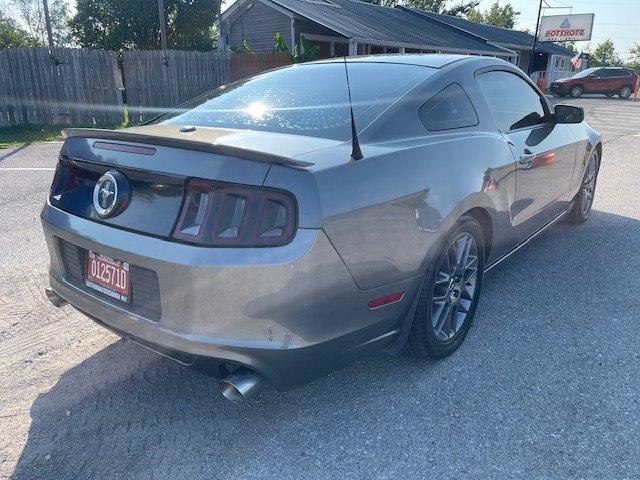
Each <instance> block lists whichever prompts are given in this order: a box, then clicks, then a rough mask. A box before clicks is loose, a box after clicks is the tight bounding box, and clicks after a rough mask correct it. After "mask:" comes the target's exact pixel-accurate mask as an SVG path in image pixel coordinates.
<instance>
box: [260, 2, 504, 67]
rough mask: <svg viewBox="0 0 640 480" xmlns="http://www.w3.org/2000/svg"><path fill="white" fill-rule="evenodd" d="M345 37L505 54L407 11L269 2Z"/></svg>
mask: <svg viewBox="0 0 640 480" xmlns="http://www.w3.org/2000/svg"><path fill="white" fill-rule="evenodd" d="M270 1H272V2H273V3H275V4H277V5H279V6H281V7H284V8H286V9H287V10H290V11H291V12H293V13H296V14H298V15H301V16H303V17H306V18H308V19H310V20H312V21H314V22H316V23H318V24H320V25H323V26H325V27H327V28H329V29H331V30H333V31H335V32H336V33H339V34H340V35H342V36H344V37H347V38H357V39H358V40H366V41H368V42H371V43H376V42H380V43H383V44H384V43H389V44H405V45H415V46H422V47H424V48H429V47H432V48H434V49H436V50H439V49H442V50H443V51H448V52H453V51H459V52H470V53H487V54H494V55H503V56H506V55H509V54H510V53H512V52H511V51H510V50H508V49H506V48H503V47H500V46H498V45H492V44H490V43H488V42H487V41H486V40H484V39H482V38H479V37H478V36H477V35H476V34H473V33H467V32H463V31H461V30H459V29H454V28H450V26H448V25H443V24H442V22H439V21H437V20H433V19H430V18H428V17H421V16H419V15H415V14H413V13H411V12H409V11H406V10H403V9H398V8H390V7H383V6H379V5H374V4H371V3H365V2H360V1H357V0H331V1H318V0H314V1H308V0H270Z"/></svg>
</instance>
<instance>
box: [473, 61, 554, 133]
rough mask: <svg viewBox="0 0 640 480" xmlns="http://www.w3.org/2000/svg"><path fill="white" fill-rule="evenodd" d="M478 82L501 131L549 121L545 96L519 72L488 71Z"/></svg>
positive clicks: (479, 77)
mask: <svg viewBox="0 0 640 480" xmlns="http://www.w3.org/2000/svg"><path fill="white" fill-rule="evenodd" d="M478 84H479V85H480V90H482V93H483V94H484V97H485V99H486V100H487V103H488V104H489V108H490V109H491V113H492V114H493V117H494V119H495V121H496V125H497V126H498V128H499V129H500V131H502V132H508V131H510V130H517V129H519V128H525V127H532V126H535V125H539V124H542V123H544V122H545V121H546V119H545V109H544V107H543V104H542V98H541V97H540V95H538V93H537V92H536V91H535V90H534V89H533V88H532V87H531V86H530V85H529V84H528V83H527V82H525V81H524V80H523V79H522V78H520V77H519V76H518V75H516V74H514V73H510V72H504V71H492V72H487V73H483V74H481V75H478Z"/></svg>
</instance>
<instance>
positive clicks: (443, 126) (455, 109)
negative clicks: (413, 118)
mask: <svg viewBox="0 0 640 480" xmlns="http://www.w3.org/2000/svg"><path fill="white" fill-rule="evenodd" d="M419 114H420V120H422V123H424V126H425V127H426V128H427V130H432V131H438V130H450V129H453V128H464V127H472V126H474V125H477V124H478V116H477V115H476V111H475V110H474V108H473V105H472V104H471V100H469V97H468V96H467V94H466V93H465V91H464V90H463V89H462V87H461V86H460V85H458V84H457V83H452V84H451V85H449V86H448V87H445V88H444V89H443V90H441V91H440V92H438V93H437V94H436V95H435V96H434V97H433V98H432V99H431V100H429V101H428V102H427V103H425V104H424V105H423V106H422V107H420V111H419Z"/></svg>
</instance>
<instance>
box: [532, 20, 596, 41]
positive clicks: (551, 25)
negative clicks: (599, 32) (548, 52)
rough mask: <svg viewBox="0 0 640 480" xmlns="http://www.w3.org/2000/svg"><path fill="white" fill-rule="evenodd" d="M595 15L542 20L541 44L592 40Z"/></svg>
mask: <svg viewBox="0 0 640 480" xmlns="http://www.w3.org/2000/svg"><path fill="white" fill-rule="evenodd" d="M592 29H593V13H582V14H578V15H549V16H545V17H542V18H541V19H540V28H539V30H538V32H539V33H538V41H539V42H561V41H563V40H591V30H592Z"/></svg>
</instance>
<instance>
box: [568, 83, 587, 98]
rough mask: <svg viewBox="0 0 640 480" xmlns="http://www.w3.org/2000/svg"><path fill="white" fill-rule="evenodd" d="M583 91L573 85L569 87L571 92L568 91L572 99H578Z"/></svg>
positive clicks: (578, 86)
mask: <svg viewBox="0 0 640 480" xmlns="http://www.w3.org/2000/svg"><path fill="white" fill-rule="evenodd" d="M583 91H584V90H583V88H582V87H581V86H580V85H575V86H573V87H571V90H569V96H571V97H572V98H578V97H579V96H580V95H582V92H583Z"/></svg>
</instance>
